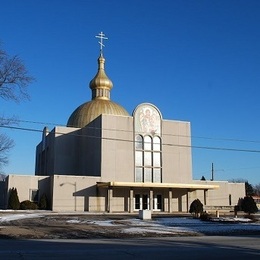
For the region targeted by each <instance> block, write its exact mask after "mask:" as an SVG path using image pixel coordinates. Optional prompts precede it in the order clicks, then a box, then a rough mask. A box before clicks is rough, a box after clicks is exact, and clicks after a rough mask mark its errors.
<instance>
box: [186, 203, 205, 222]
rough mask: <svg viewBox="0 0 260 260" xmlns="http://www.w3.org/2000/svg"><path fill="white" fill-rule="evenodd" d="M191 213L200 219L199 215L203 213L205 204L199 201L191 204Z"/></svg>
mask: <svg viewBox="0 0 260 260" xmlns="http://www.w3.org/2000/svg"><path fill="white" fill-rule="evenodd" d="M189 212H190V213H194V214H195V217H196V218H198V217H199V215H200V214H201V213H202V212H203V204H202V203H201V202H200V200H199V199H196V200H194V201H193V202H192V203H191V204H190V210H189Z"/></svg>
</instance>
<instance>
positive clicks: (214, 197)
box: [189, 181, 245, 207]
mask: <svg viewBox="0 0 260 260" xmlns="http://www.w3.org/2000/svg"><path fill="white" fill-rule="evenodd" d="M194 182H195V183H200V184H212V185H219V189H214V190H208V191H206V203H205V202H204V191H194V192H191V193H190V195H189V200H190V203H191V202H192V201H193V200H194V199H197V198H198V199H199V200H200V201H201V202H202V203H203V205H206V206H216V207H217V206H232V207H233V206H235V205H237V203H238V200H239V199H240V198H244V197H245V184H244V183H230V182H227V181H194Z"/></svg>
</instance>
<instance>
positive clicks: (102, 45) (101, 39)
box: [95, 32, 108, 55]
mask: <svg viewBox="0 0 260 260" xmlns="http://www.w3.org/2000/svg"><path fill="white" fill-rule="evenodd" d="M95 37H96V38H99V39H100V41H99V42H98V43H99V44H100V54H101V55H102V54H103V47H105V45H104V44H103V40H108V38H107V37H106V36H105V34H104V33H103V32H100V33H99V34H98V35H96V36H95Z"/></svg>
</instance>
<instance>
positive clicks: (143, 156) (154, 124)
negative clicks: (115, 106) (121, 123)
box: [134, 104, 162, 182]
mask: <svg viewBox="0 0 260 260" xmlns="http://www.w3.org/2000/svg"><path fill="white" fill-rule="evenodd" d="M161 118H162V117H161V114H160V112H159V110H158V109H157V108H156V107H155V106H153V105H151V104H142V105H139V106H138V107H137V108H136V110H135V111H134V127H135V146H134V147H135V181H136V182H162V149H161V137H160V135H161Z"/></svg>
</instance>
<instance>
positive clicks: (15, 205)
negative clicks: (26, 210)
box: [8, 188, 20, 210]
mask: <svg viewBox="0 0 260 260" xmlns="http://www.w3.org/2000/svg"><path fill="white" fill-rule="evenodd" d="M19 208H20V201H19V197H18V193H17V189H16V188H12V189H11V190H10V193H9V198H8V209H14V210H17V209H19Z"/></svg>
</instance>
